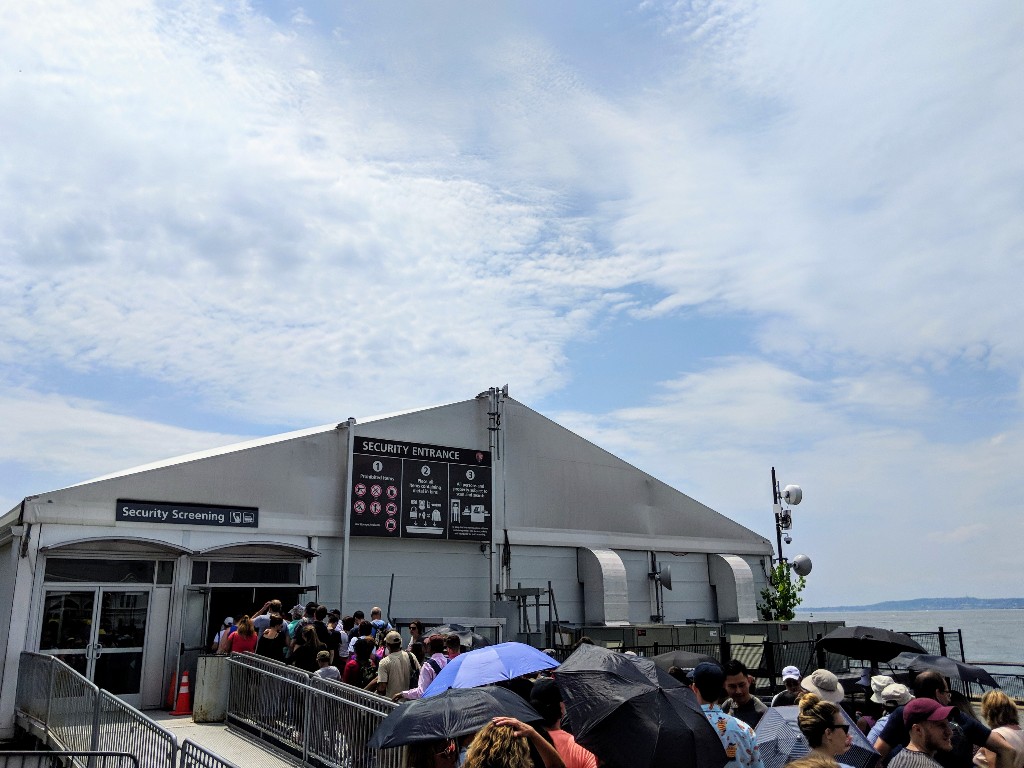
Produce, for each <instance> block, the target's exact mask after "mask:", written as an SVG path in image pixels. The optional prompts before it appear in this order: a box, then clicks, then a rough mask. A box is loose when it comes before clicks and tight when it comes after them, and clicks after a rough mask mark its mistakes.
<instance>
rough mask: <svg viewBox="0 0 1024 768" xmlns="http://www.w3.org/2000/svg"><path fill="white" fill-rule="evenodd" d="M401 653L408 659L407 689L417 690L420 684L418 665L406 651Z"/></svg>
mask: <svg viewBox="0 0 1024 768" xmlns="http://www.w3.org/2000/svg"><path fill="white" fill-rule="evenodd" d="M402 653H404V654H405V655H406V656H408V657H409V687H410V688H418V687H419V684H420V663H419V662H418V661H416V657H415V656H413V655H412V654H411V653H409V652H408V651H402ZM435 663H436V662H435Z"/></svg>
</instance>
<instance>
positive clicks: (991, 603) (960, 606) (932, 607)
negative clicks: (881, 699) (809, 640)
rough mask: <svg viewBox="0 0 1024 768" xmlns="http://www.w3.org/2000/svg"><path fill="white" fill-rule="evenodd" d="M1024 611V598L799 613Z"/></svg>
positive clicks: (889, 603) (936, 600)
mask: <svg viewBox="0 0 1024 768" xmlns="http://www.w3.org/2000/svg"><path fill="white" fill-rule="evenodd" d="M993 609H997V610H999V609H1024V597H1002V598H980V597H922V598H918V599H916V600H886V601H884V602H881V603H872V604H871V605H833V606H822V607H815V608H800V609H799V610H798V611H797V613H813V612H815V611H818V612H821V613H853V612H862V611H863V612H866V611H981V610H993Z"/></svg>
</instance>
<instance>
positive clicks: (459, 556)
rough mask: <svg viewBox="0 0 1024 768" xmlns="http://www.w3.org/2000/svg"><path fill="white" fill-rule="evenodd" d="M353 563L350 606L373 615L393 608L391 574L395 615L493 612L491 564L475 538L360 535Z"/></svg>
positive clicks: (484, 614) (345, 609)
mask: <svg viewBox="0 0 1024 768" xmlns="http://www.w3.org/2000/svg"><path fill="white" fill-rule="evenodd" d="M356 541H358V546H353V547H352V551H351V557H352V562H351V564H350V567H349V579H350V580H351V583H350V585H349V590H348V595H349V605H347V606H342V610H343V612H345V613H351V612H352V611H354V610H356V609H359V608H361V609H362V610H363V611H364V612H366V614H367V615H369V612H370V608H371V607H372V606H374V605H379V606H380V607H381V608H384V609H385V610H386V609H387V602H388V589H389V587H390V584H391V574H392V572H393V573H394V574H395V590H394V596H393V598H392V602H391V615H392V616H407V617H412V616H435V617H439V616H476V617H480V618H486V617H487V616H489V615H490V603H491V599H490V589H491V582H490V564H489V557H488V555H487V554H486V553H482V552H481V551H480V545H479V544H476V543H474V542H455V541H449V542H440V541H420V540H411V541H410V540H400V539H396V540H392V539H374V538H363V539H357V540H356Z"/></svg>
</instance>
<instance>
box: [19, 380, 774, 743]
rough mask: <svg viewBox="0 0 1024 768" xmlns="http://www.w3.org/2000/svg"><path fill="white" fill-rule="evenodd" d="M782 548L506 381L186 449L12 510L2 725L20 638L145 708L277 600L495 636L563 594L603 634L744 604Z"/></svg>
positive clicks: (539, 617) (582, 623)
mask: <svg viewBox="0 0 1024 768" xmlns="http://www.w3.org/2000/svg"><path fill="white" fill-rule="evenodd" d="M771 553H772V548H771V544H770V542H769V541H768V540H767V539H765V538H763V537H761V536H759V535H757V534H756V533H754V532H752V531H750V530H748V529H746V528H744V527H742V526H740V525H738V524H736V523H734V522H732V521H731V520H729V519H727V518H726V517H724V516H723V515H721V514H719V513H717V512H715V511H714V510H712V509H710V508H708V507H706V506H704V505H703V504H701V503H699V502H697V501H695V500H693V499H691V498H689V497H688V496H686V495H684V494H683V493H680V492H679V491H676V490H675V489H673V488H670V487H669V486H667V485H666V484H664V483H662V482H660V481H659V480H657V479H655V478H653V477H651V476H650V475H648V474H646V473H644V472H642V471H640V470H639V469H637V468H635V467H633V466H631V465H629V464H627V463H626V462H625V461H623V460H621V459H619V458H617V457H616V456H613V455H612V454H610V453H608V452H607V451H605V450H603V449H601V448H599V447H598V446H596V445H594V444H592V443H590V442H588V441H587V440H584V439H583V438H581V437H579V436H578V435H576V434H574V433H572V432H570V431H569V430H568V429H566V428H564V427H562V426H560V425H558V424H556V423H555V422H553V421H551V420H550V419H547V418H545V417H544V416H542V415H541V414H540V413H537V412H536V411H533V410H531V409H530V408H528V407H527V406H525V405H523V404H522V403H520V402H517V401H516V400H514V399H512V398H510V397H508V395H507V390H498V389H491V390H489V391H487V392H483V393H481V394H480V395H478V396H477V397H475V398H473V399H470V400H465V401H463V402H457V403H452V404H449V405H443V406H439V407H435V408H427V409H423V410H416V411H409V412H405V413H399V414H394V415H389V416H382V417H375V418H369V419H365V420H356V419H354V418H353V419H349V420H347V421H345V422H342V423H340V424H337V425H330V426H326V427H318V428H313V429H306V430H301V431H298V432H291V433H287V434H283V435H276V436H273V437H269V438H265V439H259V440H253V441H249V442H245V443H240V444H237V445H231V446H227V447H224V448H218V449H214V450H210V451H205V452H202V453H197V454H191V455H187V456H181V457H178V458H175V459H170V460H167V461H162V462H158V463H155V464H150V465H146V466H142V467H136V468H134V469H129V470H125V471H122V472H116V473H114V474H111V475H107V476H105V477H100V478H97V479H95V480H90V481H87V482H84V483H80V484H78V485H74V486H71V487H68V488H63V489H59V490H55V491H52V492H49V493H41V494H39V495H36V496H31V497H29V498H26V499H25V500H24V501H23V502H22V503H21V504H20V505H19V506H17V507H15V508H14V509H13V510H11V511H10V512H9V513H8V514H6V515H5V516H4V517H3V518H0V602H2V603H3V604H4V605H6V606H7V608H8V609H9V610H10V622H9V632H8V633H7V635H6V638H7V639H6V649H5V652H4V653H3V654H2V655H0V665H2V666H0V674H2V685H0V713H2V718H0V719H2V720H3V722H0V736H2V735H4V732H5V731H6V732H8V733H9V732H10V731H11V729H12V727H13V716H12V714H11V713H12V712H13V708H14V701H15V692H16V684H17V668H18V664H19V654H20V653H21V652H22V651H25V650H29V651H39V652H42V653H47V654H54V655H57V656H59V657H60V658H61V659H63V660H64V661H65V662H67V663H68V664H69V665H70V666H72V667H73V668H75V669H77V670H79V671H80V672H82V673H83V674H85V675H86V676H87V677H89V678H90V679H92V680H93V681H94V682H96V684H97V685H99V686H100V687H102V688H106V689H107V690H109V691H111V692H112V693H115V694H118V695H120V696H121V697H122V698H124V699H125V700H126V701H128V703H130V704H133V705H135V706H137V707H140V708H152V707H159V706H162V705H163V703H164V699H165V696H166V692H167V690H168V684H169V682H170V681H171V680H172V679H177V677H176V676H177V675H178V673H179V672H180V670H182V669H184V668H190V669H192V670H193V674H194V670H195V661H196V658H197V656H198V654H199V653H200V651H202V650H204V649H206V648H208V646H209V644H210V641H211V638H212V636H213V634H214V633H215V632H216V631H217V629H218V628H219V626H220V623H221V620H222V619H223V617H224V616H228V615H231V616H236V617H237V616H239V615H241V614H242V613H247V612H249V613H251V612H254V611H255V610H258V608H259V607H260V606H262V604H263V603H264V601H265V600H267V599H271V598H280V599H281V600H282V601H284V602H285V604H286V606H287V605H292V604H294V603H296V602H302V603H305V602H306V601H307V600H311V599H316V600H318V601H319V602H321V603H324V604H326V605H328V606H340V607H341V608H342V609H343V610H344V611H345V612H349V613H350V612H352V611H353V610H355V609H358V608H362V609H363V610H364V611H366V612H367V613H368V612H369V609H370V607H371V606H373V605H381V606H387V605H388V604H389V601H390V611H389V614H390V616H392V617H406V618H416V617H420V618H423V619H424V620H428V619H435V618H436V619H437V620H456V621H462V623H469V624H472V625H475V626H478V627H480V628H486V629H487V631H488V632H489V633H490V634H491V635H492V637H495V639H498V638H499V637H500V639H516V638H517V637H520V636H522V635H521V633H522V632H525V631H526V630H527V629H529V630H530V631H531V632H534V631H536V630H538V629H543V627H538V624H542V623H543V624H546V623H547V622H546V620H547V618H548V616H549V615H550V614H551V610H552V608H554V609H555V611H556V615H557V618H558V619H559V620H560V621H561V622H562V623H563V625H571V626H577V627H586V628H587V631H588V632H589V633H590V634H592V635H594V634H595V633H599V632H600V631H601V629H602V628H604V629H606V630H608V631H609V632H613V633H614V631H619V630H617V629H614V628H617V627H628V626H634V625H651V624H652V620H653V622H654V623H655V624H676V625H683V624H685V623H686V622H687V621H690V622H693V621H695V620H707V621H710V622H716V621H717V622H726V621H740V622H753V621H756V620H757V610H756V600H757V595H758V594H759V593H760V590H761V588H762V587H763V586H764V584H765V581H766V578H765V565H766V564H767V563H769V562H770V558H771ZM524 595H525V596H524ZM531 596H532V597H531ZM530 599H533V600H534V604H527V603H528V601H529V600H530ZM542 604H543V605H544V610H543V613H542V611H541V608H540V606H541V605H542ZM526 621H530V622H532V624H531V626H530V627H526V626H524V623H525V622H526ZM478 631H481V630H480V629H478ZM528 637H529V638H530V639H537V640H538V641H539V640H540V639H541V638H540V636H539V635H537V636H534V635H529V636H528ZM550 637H551V636H550V635H548V637H547V639H550ZM545 642H546V640H545ZM684 642H685V641H684Z"/></svg>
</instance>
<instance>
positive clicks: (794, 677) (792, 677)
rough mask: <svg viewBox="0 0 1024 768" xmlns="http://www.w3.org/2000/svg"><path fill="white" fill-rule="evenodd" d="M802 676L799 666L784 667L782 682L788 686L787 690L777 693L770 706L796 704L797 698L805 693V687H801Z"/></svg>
mask: <svg viewBox="0 0 1024 768" xmlns="http://www.w3.org/2000/svg"><path fill="white" fill-rule="evenodd" d="M801 677H802V675H801V674H800V668H799V667H783V669H782V684H783V685H784V686H786V690H784V691H779V692H778V693H776V694H775V697H774V698H773V699H772V703H771V704H769V706H771V707H788V706H792V705H793V704H796V700H797V699H799V698H800V694H801V693H803V688H801V687H800V678H801Z"/></svg>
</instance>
